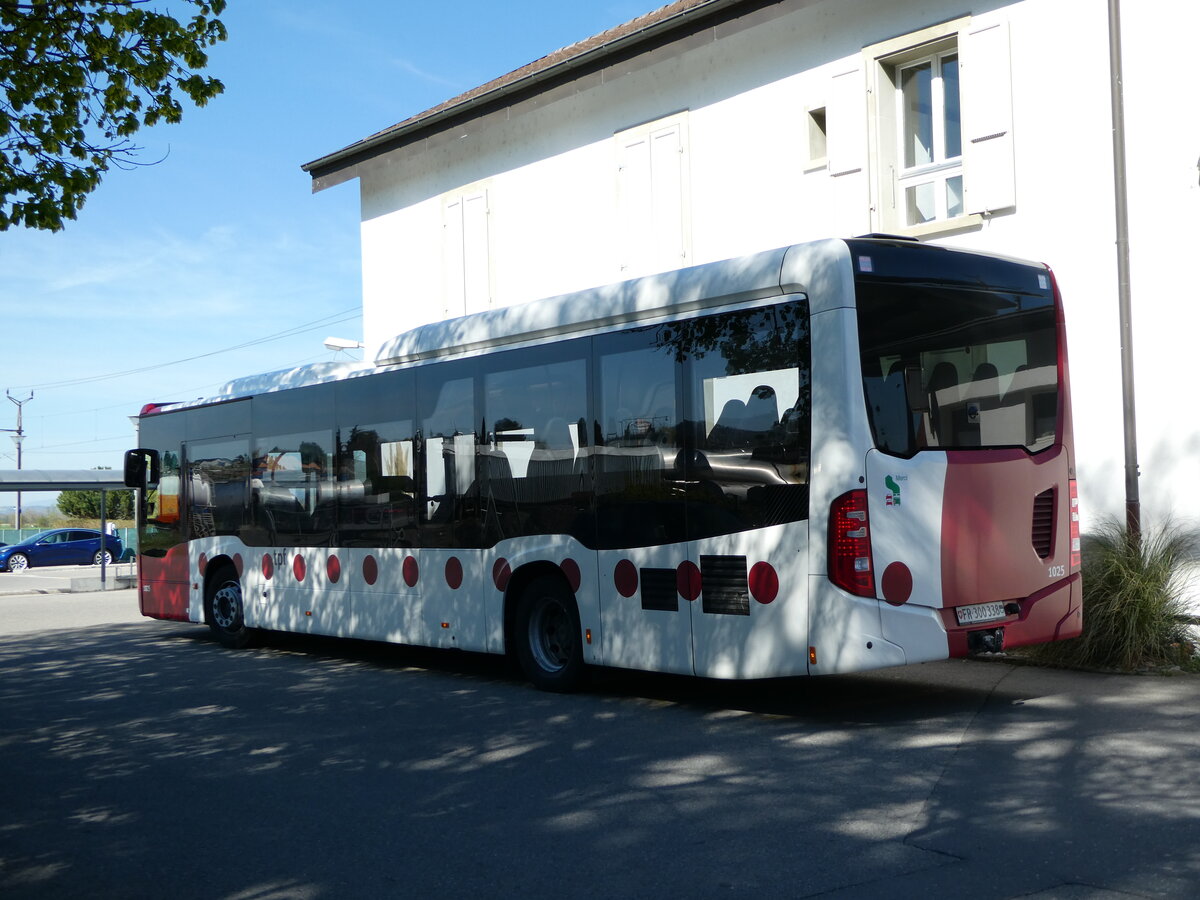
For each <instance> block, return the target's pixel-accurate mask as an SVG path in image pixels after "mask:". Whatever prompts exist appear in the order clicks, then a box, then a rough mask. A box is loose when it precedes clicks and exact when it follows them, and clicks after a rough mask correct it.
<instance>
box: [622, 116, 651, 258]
mask: <svg viewBox="0 0 1200 900" xmlns="http://www.w3.org/2000/svg"><path fill="white" fill-rule="evenodd" d="M618 154H619V156H618V166H619V168H618V170H617V195H618V196H617V205H618V210H619V214H618V220H619V221H618V223H617V227H618V228H619V229H620V232H619V234H618V236H617V240H618V241H619V242H620V260H621V272H622V274H623V275H626V276H628V275H630V274H634V273H636V274H641V272H642V271H643V270H644V269H645V268H646V266H647V259H648V256H649V254H650V242H651V237H652V231H651V226H652V222H653V216H652V212H651V196H652V195H651V190H650V136H649V135H648V134H646V133H643V134H641V135H640V136H638V137H636V138H634V137H629V138H625V139H623V140H622V142H621V143H620V144H619V146H618Z"/></svg>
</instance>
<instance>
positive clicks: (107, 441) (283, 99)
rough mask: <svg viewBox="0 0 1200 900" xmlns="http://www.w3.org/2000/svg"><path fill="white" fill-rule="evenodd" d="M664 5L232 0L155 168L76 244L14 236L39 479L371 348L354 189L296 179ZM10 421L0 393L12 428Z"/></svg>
mask: <svg viewBox="0 0 1200 900" xmlns="http://www.w3.org/2000/svg"><path fill="white" fill-rule="evenodd" d="M156 5H159V6H166V7H172V6H173V7H175V8H176V9H177V10H178V9H180V8H181V4H179V3H178V2H174V0H160V2H157V4H156ZM657 5H659V4H658V3H656V2H655V0H646V2H638V0H630V2H625V0H613V2H608V3H606V2H597V3H591V2H587V3H584V2H563V0H509V2H507V3H496V2H494V0H492V2H488V0H442V2H440V3H436V4H433V3H423V2H415V0H345V2H342V3H336V4H331V3H327V2H320V3H318V2H316V0H230V3H229V7H228V9H227V10H226V12H225V14H224V15H223V16H222V19H223V21H224V22H225V24H226V27H227V28H228V30H229V39H228V41H226V42H225V43H224V44H221V45H219V46H218V47H216V48H214V49H213V50H212V52H211V53H210V60H209V67H208V72H209V74H212V75H215V76H216V77H218V78H220V79H221V80H222V81H223V82H224V83H225V93H224V94H223V95H221V96H220V97H218V98H217V99H215V100H214V101H212V102H211V103H210V104H209V105H208V106H207V107H205V108H203V109H187V110H186V111H185V114H184V120H183V122H181V123H180V124H178V125H173V126H159V127H156V128H153V129H150V130H146V131H143V132H141V133H139V134H138V135H137V138H136V142H137V143H138V144H139V145H140V146H142V147H143V148H144V150H143V152H142V153H141V154H140V156H139V158H140V159H141V160H142V161H144V162H156V161H159V160H161V162H157V164H155V165H146V166H139V167H136V168H134V169H132V170H128V171H122V170H119V169H112V170H110V172H109V173H108V175H107V176H106V178H105V180H104V182H103V183H102V184H101V186H100V187H99V189H98V190H97V191H96V192H95V193H94V194H93V195H92V197H91V199H90V200H89V201H88V203H87V205H86V206H85V207H84V209H83V210H82V211H81V212H80V214H79V218H78V220H77V221H75V222H72V223H69V224H68V225H67V227H66V229H65V230H64V231H62V232H59V233H56V234H48V233H42V232H33V231H25V230H21V229H14V230H10V231H8V232H0V322H3V328H2V330H0V389H4V390H6V391H8V392H10V393H11V394H12V395H13V397H15V398H17V399H22V400H23V399H25V398H26V397H27V396H28V395H29V393H30V391H32V392H33V399H32V400H31V401H30V402H28V403H26V404H25V406H24V421H23V427H24V430H25V433H26V438H25V443H24V451H23V466H24V468H27V469H34V468H37V469H86V468H94V467H97V466H109V467H112V468H119V467H120V465H121V454H122V453H123V451H124V450H125V449H127V448H128V447H130V446H132V443H133V430H132V425H131V424H130V422H129V418H128V417H129V416H130V415H132V414H135V413H136V412H137V411H138V410H139V409H140V408H141V407H142V405H143V404H144V403H147V402H150V401H169V400H185V399H191V398H195V397H200V396H204V395H206V394H209V393H211V392H212V391H213V390H214V389H215V388H217V387H218V386H220V385H221V384H222V383H224V382H225V381H227V380H229V379H230V378H234V377H238V376H242V375H250V374H254V373H257V372H266V371H271V370H274V369H279V368H284V367H287V366H292V365H297V364H301V363H305V362H320V361H325V360H330V359H334V358H335V354H334V353H333V352H332V351H328V350H326V349H325V348H324V347H323V346H322V342H323V340H324V339H325V337H327V336H329V335H337V336H341V337H352V338H359V337H361V320H360V315H359V314H360V310H361V281H360V275H359V262H360V260H359V239H358V224H359V218H358V190H357V183H349V184H344V185H340V186H338V187H335V188H331V189H329V190H327V191H324V192H322V193H320V194H315V195H314V194H312V193H311V188H310V181H309V178H308V176H307V175H305V174H304V173H303V172H302V171H301V170H300V165H301V164H302V163H305V162H309V161H311V160H313V159H316V158H317V157H320V156H323V155H324V154H326V153H329V152H331V151H333V150H337V149H339V148H341V147H343V146H345V145H347V144H350V143H352V142H354V141H356V140H358V139H360V138H363V137H366V136H367V135H369V134H372V133H374V132H376V131H378V130H380V129H382V128H386V127H387V126H389V125H392V124H395V123H396V122H399V121H401V120H403V119H405V118H407V117H409V116H410V115H413V114H414V113H417V112H421V111H422V110H425V109H428V108H429V107H431V106H434V105H436V104H437V103H440V102H441V101H443V100H445V99H447V98H449V97H452V96H454V95H455V94H458V93H461V92H462V91H465V90H468V89H470V88H472V87H475V86H477V85H479V84H482V83H484V82H485V81H488V80H490V79H492V78H494V77H496V76H497V75H501V74H503V73H505V72H508V71H511V70H513V69H515V68H518V67H519V66H522V65H524V64H525V63H528V62H531V61H533V60H534V59H537V58H539V57H541V56H544V55H545V54H547V53H550V52H552V51H553V50H556V49H558V48H560V47H563V46H566V45H568V44H571V43H574V42H575V41H578V40H581V39H583V38H585V37H588V36H590V35H592V34H596V33H598V32H600V31H603V30H605V29H606V28H610V27H612V26H614V25H617V24H620V23H621V22H624V21H627V20H629V19H632V18H634V17H636V16H638V15H641V14H643V13H646V12H649V11H650V10H651V9H654V8H655V7H656V6H657ZM177 14H178V13H177ZM285 333H290V334H288V336H286V337H276V336H278V335H281V334H285ZM265 338H273V339H271V340H263V341H261V342H260V339H265ZM249 342H255V343H254V345H253V346H250V347H246V348H243V349H240V350H230V349H229V348H233V347H236V346H238V345H242V344H246V343H249ZM343 358H345V357H344V356H343ZM178 360H183V361H182V362H176V361H178ZM132 370H141V371H138V372H136V373H132ZM120 373H131V374H120ZM105 376H114V377H105ZM16 415H17V407H16V406H15V405H14V404H13V403H11V402H9V401H8V400H7V399H4V398H3V397H0V428H7V429H11V428H15V427H16ZM15 467H16V452H15V447H14V445H13V444H12V442H11V440H9V438H8V436H7V435H0V469H13V468H15ZM49 499H52V498H50V497H47V496H44V495H43V496H37V495H33V496H30V495H27V496H26V499H25V501H24V502H25V504H26V505H27V506H28V505H33V504H36V503H41V502H45V501H47V500H49ZM12 502H13V500H12V495H0V523H3V522H4V521H11V518H10V517H11V504H12ZM6 504H7V508H6Z"/></svg>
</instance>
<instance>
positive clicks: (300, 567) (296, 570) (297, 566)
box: [292, 553, 308, 581]
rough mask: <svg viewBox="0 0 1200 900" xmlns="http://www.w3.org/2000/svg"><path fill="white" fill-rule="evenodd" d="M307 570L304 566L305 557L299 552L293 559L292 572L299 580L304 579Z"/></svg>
mask: <svg viewBox="0 0 1200 900" xmlns="http://www.w3.org/2000/svg"><path fill="white" fill-rule="evenodd" d="M307 571H308V570H307V569H306V568H305V566H304V557H303V556H301V555H300V554H299V553H297V554H296V558H295V559H293V560H292V574H293V575H295V576H296V580H297V581H303V580H304V576H305V574H306V573H307Z"/></svg>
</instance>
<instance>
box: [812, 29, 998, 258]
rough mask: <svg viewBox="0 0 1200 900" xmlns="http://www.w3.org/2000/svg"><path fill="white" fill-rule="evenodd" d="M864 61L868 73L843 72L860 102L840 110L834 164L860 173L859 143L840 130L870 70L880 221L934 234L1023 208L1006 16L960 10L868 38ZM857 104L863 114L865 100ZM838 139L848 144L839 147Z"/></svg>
mask: <svg viewBox="0 0 1200 900" xmlns="http://www.w3.org/2000/svg"><path fill="white" fill-rule="evenodd" d="M863 65H864V70H865V76H866V77H865V79H862V76H861V75H858V74H856V72H854V71H850V72H847V73H845V74H844V75H842V76H841V77H840V78H838V77H835V78H834V88H835V92H834V95H835V97H840V98H841V101H840V102H841V103H842V104H843V105H849V106H850V107H851V108H850V110H849V111H846V110H831V111H830V117H829V118H830V130H831V133H830V136H829V141H830V174H831V175H833V176H845V175H854V173H856V172H858V171H860V168H859V167H861V166H862V165H863V162H864V160H862V157H861V156H860V155H859V151H858V150H857V146H851V147H845V146H844V145H845V143H846V142H845V141H842V140H841V139H840V138H838V137H837V135H836V133H835V132H836V130H837V128H838V125H837V123H838V122H839V121H840V122H843V123H845V122H852V121H853V117H854V116H853V114H854V112H855V109H854V108H853V107H854V94H855V90H854V89H855V88H856V87H857V84H858V83H859V79H862V80H863V81H865V84H864V85H863V89H865V91H866V98H867V100H866V107H867V109H866V112H867V116H866V122H867V132H868V134H867V136H866V150H867V154H866V157H867V158H866V160H865V162H866V164H867V165H866V170H867V172H868V173H869V189H870V195H871V219H872V221H871V227H872V230H876V231H892V232H898V233H902V234H912V235H916V236H924V235H932V234H936V233H939V232H945V231H951V230H956V229H962V228H966V227H977V226H978V225H979V223H981V222H982V221H983V219H984V218H985V217H988V216H993V215H996V214H999V213H1003V212H1006V211H1011V210H1012V209H1014V208H1015V206H1016V190H1015V178H1014V170H1015V166H1014V156H1013V153H1014V144H1013V132H1012V87H1011V61H1010V58H1009V31H1008V24H1007V22H1006V21H1005V20H1004V19H1003V17H1001V16H999V15H998V14H986V15H983V16H974V17H971V18H964V19H956V20H954V21H950V22H944V23H942V24H940V25H935V26H931V27H929V28H926V29H924V30H922V31H919V32H916V33H913V34H909V35H904V36H901V37H898V38H893V39H891V40H888V41H885V42H883V43H881V44H876V45H874V46H871V47H866V48H864V50H863ZM839 84H840V85H842V86H843V87H844V89H843V90H841V91H840V92H839V91H837V90H836V88H837V87H838V86H839ZM857 110H859V112H858V113H857V114H858V115H859V116H861V110H862V103H861V101H859V102H858V105H857ZM847 130H848V133H849V135H850V136H851V137H852V138H854V139H855V140H857V139H858V137H859V133H858V132H857V131H856V130H855V129H852V128H851V129H847ZM835 142H837V143H838V146H839V147H841V148H843V149H842V150H841V151H840V152H839V153H837V154H835V152H834V144H835ZM835 155H837V156H838V157H839V158H838V160H837V161H836V162H835V160H834V157H835Z"/></svg>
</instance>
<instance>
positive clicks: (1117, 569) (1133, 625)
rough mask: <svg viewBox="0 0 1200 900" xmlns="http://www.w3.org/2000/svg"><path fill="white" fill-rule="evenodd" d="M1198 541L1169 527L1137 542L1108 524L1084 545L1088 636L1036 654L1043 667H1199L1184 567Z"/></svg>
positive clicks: (1118, 525) (1039, 648) (1085, 630)
mask: <svg viewBox="0 0 1200 900" xmlns="http://www.w3.org/2000/svg"><path fill="white" fill-rule="evenodd" d="M1195 547H1196V541H1195V537H1194V536H1193V535H1191V534H1189V533H1187V532H1186V531H1184V530H1182V529H1179V528H1177V527H1176V526H1175V525H1174V524H1173V523H1169V522H1168V523H1166V524H1164V525H1161V526H1156V527H1154V528H1151V529H1147V530H1145V531H1143V532H1142V535H1141V540H1137V539H1136V538H1135V537H1134V536H1133V535H1131V533H1130V532H1129V530H1128V528H1126V527H1125V526H1124V525H1123V524H1121V523H1119V522H1107V523H1105V524H1103V525H1102V526H1101V527H1100V528H1099V529H1098V530H1097V531H1096V532H1095V533H1093V534H1091V535H1089V536H1088V537H1087V538H1085V541H1084V546H1083V633H1082V634H1081V635H1080V636H1079V637H1077V638H1074V639H1072V640H1068V641H1058V642H1056V643H1052V644H1043V645H1040V646H1037V647H1031V648H1029V650H1030V653H1029V654H1028V655H1029V656H1031V657H1032V658H1034V659H1036V660H1037V661H1038V662H1043V663H1049V664H1052V665H1063V666H1074V667H1082V668H1100V669H1123V670H1127V671H1128V670H1138V669H1150V668H1158V667H1163V666H1182V667H1184V668H1188V669H1193V670H1194V669H1198V668H1200V666H1198V665H1197V660H1196V659H1195V649H1196V648H1195V646H1194V643H1193V638H1192V636H1191V634H1190V632H1189V629H1188V627H1187V624H1186V623H1185V622H1184V621H1183V616H1184V614H1185V613H1186V611H1187V609H1186V603H1185V602H1184V600H1183V595H1182V589H1183V586H1184V577H1185V568H1184V565H1185V563H1186V562H1187V561H1188V560H1189V558H1191V556H1192V553H1193V551H1194V550H1195Z"/></svg>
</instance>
